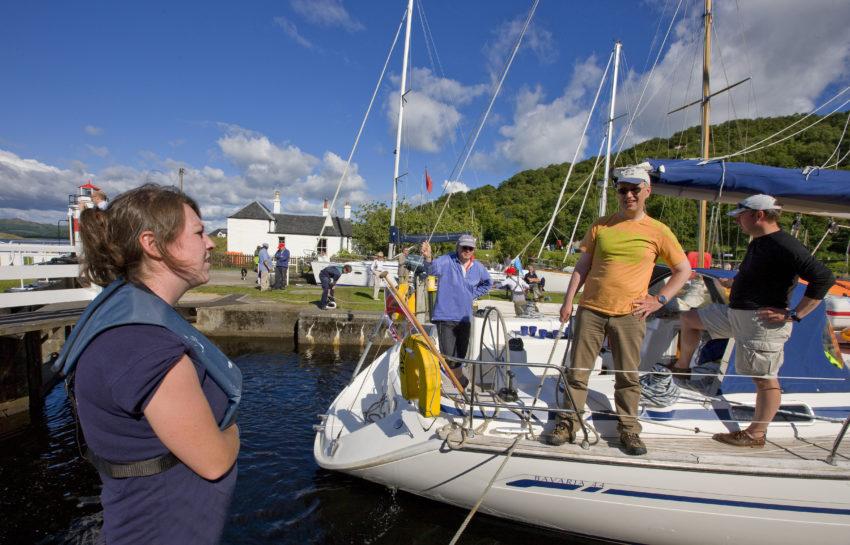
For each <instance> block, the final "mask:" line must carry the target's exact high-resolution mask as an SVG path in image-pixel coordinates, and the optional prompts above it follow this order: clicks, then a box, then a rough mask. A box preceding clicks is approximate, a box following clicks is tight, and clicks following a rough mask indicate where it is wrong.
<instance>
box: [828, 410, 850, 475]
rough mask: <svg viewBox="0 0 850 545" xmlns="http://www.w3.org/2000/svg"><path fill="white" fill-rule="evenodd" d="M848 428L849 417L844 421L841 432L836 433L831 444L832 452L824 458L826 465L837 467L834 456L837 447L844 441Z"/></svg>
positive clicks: (849, 424) (849, 423)
mask: <svg viewBox="0 0 850 545" xmlns="http://www.w3.org/2000/svg"><path fill="white" fill-rule="evenodd" d="M848 426H850V416H848V417H847V418H845V419H844V425H843V426H841V431H840V432H838V436H836V438H835V442H834V443H833V444H832V451H830V453H829V456H827V457H826V463H828V464H829V465H831V466H834V465H837V464H836V463H835V454H836V453H837V452H838V445H839V444H841V441H842V440H843V439H844V434H846V433H847V428H848Z"/></svg>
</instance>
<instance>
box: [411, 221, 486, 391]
mask: <svg viewBox="0 0 850 545" xmlns="http://www.w3.org/2000/svg"><path fill="white" fill-rule="evenodd" d="M420 251H421V253H422V257H423V258H425V271H426V272H427V273H428V274H430V275H433V276H436V277H437V279H438V280H439V283H438V287H437V301H436V303H434V311H433V312H432V314H431V321H432V322H433V323H434V325H436V326H437V337H438V339H439V341H440V351H441V352H442V353H443V354H445V355H446V356H448V357H453V358H461V359H462V358H465V357H466V352H467V349H468V348H469V335H470V329H471V325H472V322H471V318H472V302H473V300H475V299H476V298H478V297H481V296H482V295H485V294H486V293H488V292H489V291H490V288H491V287H492V285H493V281H492V280H490V274H489V273H488V272H487V269H486V268H485V267H484V265H482V264H481V263H479V262H478V261H476V260H475V238H473V237H472V235H461V236H460V238H459V239H458V241H457V247H456V249H455V251H454V252H452V253H450V254H445V255H441V256H440V257H438V258H437V259H433V260H432V258H433V256H432V255H431V244H430V243H429V242H428V241H425V242H423V243H422V247H421V250H420ZM449 367H451V368H452V372H453V373H454V374H455V377H457V379H458V380H459V381H460V383H461V385H462V386H463V387H464V388H465V387H466V385H467V384H468V383H469V380H468V379H467V378H466V377H464V376H463V373H462V371H463V369H462V368H461V364H460V363H456V362H451V361H450V362H449Z"/></svg>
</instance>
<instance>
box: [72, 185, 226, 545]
mask: <svg viewBox="0 0 850 545" xmlns="http://www.w3.org/2000/svg"><path fill="white" fill-rule="evenodd" d="M80 223H81V225H82V229H81V231H80V232H81V239H82V245H83V252H82V270H81V275H82V277H83V278H85V279H87V280H89V281H91V282H93V283H95V284H98V285H101V286H105V289H104V290H103V291H102V292H101V294H100V295H99V296H98V297H97V298H96V299H95V300H94V301H93V302H92V303H91V304H90V305H89V307H88V308H87V309H86V311H85V312H84V313H83V315H82V316H81V317H80V320H79V321H78V323H77V324H76V326H75V328H74V330H73V332H72V333H71V336H70V337H69V338H68V340H67V341H66V343H65V346H64V347H63V349H62V353H61V354H60V356H59V360H58V361H59V366H61V367H62V370H63V374H65V375H66V376H67V377H68V389H69V391H70V392H71V393H72V395H71V400H72V404H73V406H74V408H75V414H76V416H77V417H78V420H79V425H80V427H81V429H82V437H83V438H84V439H85V443H86V444H87V445H88V452H87V454H86V458H88V459H89V460H90V461H91V462H92V463H93V464H94V465H95V467H96V468H97V470H98V474H99V475H100V479H101V481H102V482H103V488H102V491H101V504H102V505H103V529H102V537H103V541H104V542H106V543H110V544H113V543H115V544H130V543H132V544H135V543H138V544H143V543H187V544H207V543H208V544H213V543H218V541H219V539H220V537H221V534H222V530H223V528H224V524H225V521H226V520H227V514H228V509H229V506H230V502H231V498H232V497H233V491H234V488H235V485H236V475H237V468H236V457H237V454H238V453H239V446H240V442H239V429H238V427H237V425H236V424H235V423H234V419H235V413H236V408H237V405H238V400H239V398H240V397H241V384H242V381H241V373H239V370H238V368H236V366H235V365H233V363H232V362H230V361H229V360H228V359H227V357H226V356H225V355H224V354H222V353H221V351H220V350H218V348H216V347H215V345H214V344H212V343H211V342H210V341H209V340H208V339H206V337H204V336H203V335H202V334H201V333H200V332H199V331H197V330H196V329H195V328H194V327H192V326H191V325H190V324H188V323H187V322H186V321H185V320H184V319H183V318H182V317H181V316H180V315H179V313H177V312H176V311H175V310H174V309H173V308H172V307H173V305H175V304H176V303H177V301H178V300H179V299H180V298H181V297H182V296H183V294H184V293H186V292H187V291H188V290H189V289H191V288H194V287H196V286H199V285H201V284H204V283H206V282H207V281H208V280H209V271H210V252H211V251H212V249H213V248H214V245H213V242H212V241H211V240H210V238H209V237H208V236H207V235H206V233H205V232H204V224H203V223H202V222H201V218H200V212H199V208H198V205H197V204H196V203H195V201H194V200H192V199H191V198H190V197H188V196H186V195H185V194H184V193H182V192H180V191H179V190H177V189H175V188H172V187H164V186H159V185H156V184H148V185H144V186H142V187H139V188H136V189H133V190H130V191H127V192H126V193H123V194H121V195H119V196H118V197H117V198H116V199H115V200H114V201H112V203H111V205H110V206H109V207H108V208H107V209H106V210H105V211H104V210H101V209H99V208H92V209H88V210H85V211H83V213H82V214H81V216H80Z"/></svg>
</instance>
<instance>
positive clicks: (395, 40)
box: [319, 9, 407, 238]
mask: <svg viewBox="0 0 850 545" xmlns="http://www.w3.org/2000/svg"><path fill="white" fill-rule="evenodd" d="M405 17H407V10H406V9H405V15H404V16H402V18H401V22H399V24H398V30H396V33H395V38H393V43H392V45H391V46H390V51H389V53H387V60H385V61H384V67H383V69H381V75H380V77H379V78H378V83H377V84H376V85H375V90H374V91H372V98H371V99H370V100H369V107H368V108H366V115H364V116H363V121H362V122H361V123H360V129H359V130H358V131H357V137H356V138H355V139H354V145H353V146H352V147H351V152H350V153H349V154H348V161H346V163H345V168H344V169H343V171H342V175H341V176H340V177H339V182H338V183H337V184H336V191H335V192H334V198H333V200H331V204H330V208H328V216H330V215H331V211H332V210H334V206H335V205H336V199H337V197H339V190H340V189H341V188H342V183H343V182H344V181H345V177H346V175H348V170H349V168H350V167H351V159H352V158H353V157H354V152H355V151H357V145H358V144H359V143H360V136H361V135H362V134H363V128H364V127H365V126H366V120H367V119H369V113H370V112H371V111H372V106H373V105H374V104H375V97H377V96H378V90H379V89H380V88H381V83H382V82H383V81H384V75H385V74H386V73H387V66H389V64H390V57H392V54H393V50H395V46H396V43H398V37H399V35H400V34H401V27H402V25H403V24H404V20H405ZM325 225H327V223H322V228H321V229H320V230H319V238H322V235H323V234H324V232H325Z"/></svg>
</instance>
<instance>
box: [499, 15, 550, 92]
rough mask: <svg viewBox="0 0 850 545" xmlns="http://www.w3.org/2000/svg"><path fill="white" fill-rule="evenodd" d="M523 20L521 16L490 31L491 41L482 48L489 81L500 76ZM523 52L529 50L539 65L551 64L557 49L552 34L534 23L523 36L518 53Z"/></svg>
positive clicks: (514, 44) (520, 30)
mask: <svg viewBox="0 0 850 545" xmlns="http://www.w3.org/2000/svg"><path fill="white" fill-rule="evenodd" d="M525 18H526V17H525V15H523V16H522V17H521V18H517V19H514V20H512V21H506V22H504V23H502V24H501V25H499V27H497V28H496V29H494V30H493V31H492V34H493V36H494V39H493V41H491V42H488V43H487V44H486V45H485V46H484V57H485V59H486V61H487V67H488V70H489V72H490V78H491V79H493V80H496V79H498V77H499V76H500V75H501V73H502V69H503V68H504V65H505V62H507V60H508V58H509V57H510V54H511V51H512V50H513V48H514V46H516V41H517V38H518V37H519V34H520V32H522V27H523V25H524V24H525ZM523 50H531V52H532V53H534V56H535V57H537V60H538V62H540V63H541V64H552V63H553V62H555V61H556V60H557V59H558V49H557V47H556V46H555V40H554V38H553V36H552V32H550V31H549V30H547V29H545V28H543V26H542V25H540V24H539V23H536V22H534V21H532V23H531V25H530V26H529V27H528V30H527V31H526V33H525V36H523V39H522V44H520V51H523Z"/></svg>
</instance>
